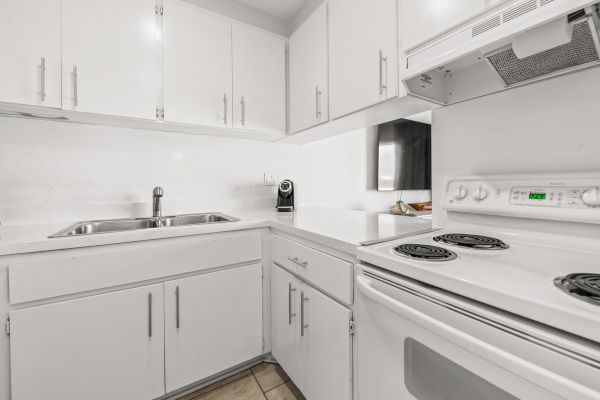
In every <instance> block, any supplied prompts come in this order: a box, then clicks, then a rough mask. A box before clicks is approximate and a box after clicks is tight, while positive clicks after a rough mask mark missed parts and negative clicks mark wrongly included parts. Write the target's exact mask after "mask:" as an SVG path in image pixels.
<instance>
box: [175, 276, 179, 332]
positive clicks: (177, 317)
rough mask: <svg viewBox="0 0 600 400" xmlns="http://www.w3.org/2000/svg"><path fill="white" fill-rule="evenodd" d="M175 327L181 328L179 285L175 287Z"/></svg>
mask: <svg viewBox="0 0 600 400" xmlns="http://www.w3.org/2000/svg"><path fill="white" fill-rule="evenodd" d="M175 327H176V328H177V329H179V286H177V287H176V288H175Z"/></svg>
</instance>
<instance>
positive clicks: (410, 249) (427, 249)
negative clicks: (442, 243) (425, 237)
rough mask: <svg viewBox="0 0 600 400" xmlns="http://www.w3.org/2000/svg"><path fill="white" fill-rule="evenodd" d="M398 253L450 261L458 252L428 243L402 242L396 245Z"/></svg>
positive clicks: (404, 255)
mask: <svg viewBox="0 0 600 400" xmlns="http://www.w3.org/2000/svg"><path fill="white" fill-rule="evenodd" d="M394 251H395V252H396V254H398V255H401V256H402V257H407V258H412V259H415V260H424V261H450V260H454V259H455V258H456V253H454V252H452V251H450V250H447V249H444V248H443V247H437V246H429V245H427V244H411V243H408V244H401V245H400V246H397V247H394Z"/></svg>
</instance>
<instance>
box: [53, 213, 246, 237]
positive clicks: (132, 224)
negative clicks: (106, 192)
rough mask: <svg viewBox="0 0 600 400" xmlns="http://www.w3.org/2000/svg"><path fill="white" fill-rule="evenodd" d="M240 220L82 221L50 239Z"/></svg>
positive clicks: (223, 217)
mask: <svg viewBox="0 0 600 400" xmlns="http://www.w3.org/2000/svg"><path fill="white" fill-rule="evenodd" d="M235 221H239V219H237V218H234V217H230V216H228V215H225V214H221V213H202V214H184V215H173V216H168V217H158V218H136V219H106V220H99V221H82V222H77V223H76V224H73V225H70V226H68V227H67V228H65V229H63V230H61V231H59V232H56V233H55V234H53V235H50V236H48V237H49V238H59V237H69V236H82V235H94V234H98V233H109V232H123V231H134V230H140V229H152V228H163V227H170V226H184V225H204V224H217V223H224V222H235Z"/></svg>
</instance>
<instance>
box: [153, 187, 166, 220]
mask: <svg viewBox="0 0 600 400" xmlns="http://www.w3.org/2000/svg"><path fill="white" fill-rule="evenodd" d="M162 196H163V189H162V188H161V187H160V186H157V187H155V188H154V190H153V191H152V217H153V218H160V217H161V216H162V206H161V201H160V199H161V197H162Z"/></svg>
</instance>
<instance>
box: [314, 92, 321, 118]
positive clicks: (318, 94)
mask: <svg viewBox="0 0 600 400" xmlns="http://www.w3.org/2000/svg"><path fill="white" fill-rule="evenodd" d="M322 94H323V92H321V91H320V90H319V86H316V89H315V107H316V108H317V113H316V118H317V119H321V115H322V114H323V113H322V112H321V95H322Z"/></svg>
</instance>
